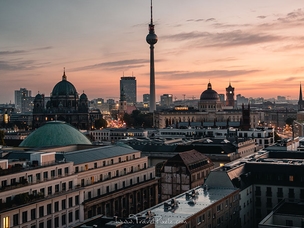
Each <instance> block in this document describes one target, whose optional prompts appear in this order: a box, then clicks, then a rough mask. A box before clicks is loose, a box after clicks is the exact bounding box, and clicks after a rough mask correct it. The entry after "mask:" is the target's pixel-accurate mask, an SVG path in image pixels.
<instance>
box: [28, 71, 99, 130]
mask: <svg viewBox="0 0 304 228" xmlns="http://www.w3.org/2000/svg"><path fill="white" fill-rule="evenodd" d="M44 99H45V98H44V95H43V94H40V93H38V94H37V95H36V96H35V99H34V108H33V128H34V129H35V128H38V127H40V126H41V125H43V124H44V123H45V122H48V121H52V120H61V121H65V122H67V123H69V124H71V125H73V126H74V127H76V128H78V129H84V130H86V129H90V128H91V126H92V123H93V122H94V120H93V119H91V118H90V114H89V102H88V98H87V95H86V94H85V93H82V94H81V95H80V97H79V96H78V93H77V91H76V88H75V87H74V85H73V84H72V83H70V82H69V81H68V80H67V76H66V74H65V71H64V72H63V76H62V80H61V81H60V82H58V83H57V84H56V85H55V87H54V88H53V91H52V93H51V97H50V100H49V101H48V102H47V103H46V107H45V105H44V102H45V101H44ZM95 114H96V113H95ZM95 117H96V116H95Z"/></svg>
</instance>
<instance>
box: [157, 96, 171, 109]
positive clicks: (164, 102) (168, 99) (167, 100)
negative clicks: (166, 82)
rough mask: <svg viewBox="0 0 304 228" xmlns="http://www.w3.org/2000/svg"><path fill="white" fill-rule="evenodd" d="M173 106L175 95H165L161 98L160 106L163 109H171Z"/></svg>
mask: <svg viewBox="0 0 304 228" xmlns="http://www.w3.org/2000/svg"><path fill="white" fill-rule="evenodd" d="M172 104H173V95H172V94H163V95H162V96H160V105H161V106H162V107H170V106H171V105H172Z"/></svg>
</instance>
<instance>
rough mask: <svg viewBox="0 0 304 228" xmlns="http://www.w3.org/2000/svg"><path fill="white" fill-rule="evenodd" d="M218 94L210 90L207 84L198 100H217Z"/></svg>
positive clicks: (210, 87)
mask: <svg viewBox="0 0 304 228" xmlns="http://www.w3.org/2000/svg"><path fill="white" fill-rule="evenodd" d="M219 99H220V98H219V96H218V93H217V92H216V91H214V90H213V89H212V86H211V83H210V82H209V83H208V86H207V89H206V90H205V91H204V92H202V94H201V97H200V100H219Z"/></svg>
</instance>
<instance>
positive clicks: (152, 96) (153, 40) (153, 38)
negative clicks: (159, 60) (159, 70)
mask: <svg viewBox="0 0 304 228" xmlns="http://www.w3.org/2000/svg"><path fill="white" fill-rule="evenodd" d="M146 41H147V43H148V44H150V109H149V111H150V112H154V111H155V110H156V103H155V72H154V44H156V43H157V35H156V34H155V32H154V24H153V17H152V0H151V22H150V24H149V34H148V35H147V37H146Z"/></svg>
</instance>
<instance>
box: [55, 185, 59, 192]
mask: <svg viewBox="0 0 304 228" xmlns="http://www.w3.org/2000/svg"><path fill="white" fill-rule="evenodd" d="M55 192H59V184H56V185H55Z"/></svg>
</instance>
